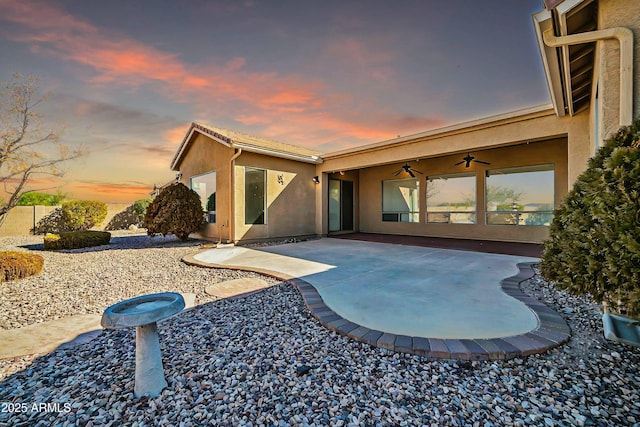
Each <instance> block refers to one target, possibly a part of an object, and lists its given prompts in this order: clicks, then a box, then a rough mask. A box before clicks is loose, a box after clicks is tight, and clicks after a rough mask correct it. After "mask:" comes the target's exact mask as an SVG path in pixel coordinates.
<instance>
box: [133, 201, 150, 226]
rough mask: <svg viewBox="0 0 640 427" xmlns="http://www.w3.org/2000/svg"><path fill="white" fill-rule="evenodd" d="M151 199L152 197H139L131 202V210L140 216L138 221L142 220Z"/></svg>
mask: <svg viewBox="0 0 640 427" xmlns="http://www.w3.org/2000/svg"><path fill="white" fill-rule="evenodd" d="M152 201H153V199H140V200H136V201H135V202H133V212H135V213H136V214H137V215H139V216H140V221H142V220H143V218H144V215H145V214H146V213H147V208H148V207H149V205H150V204H151V202H152Z"/></svg>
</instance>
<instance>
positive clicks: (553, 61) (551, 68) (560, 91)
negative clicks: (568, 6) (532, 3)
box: [532, 10, 567, 117]
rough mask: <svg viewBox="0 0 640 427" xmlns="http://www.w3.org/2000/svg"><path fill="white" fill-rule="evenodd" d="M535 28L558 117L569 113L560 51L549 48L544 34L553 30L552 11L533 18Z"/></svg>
mask: <svg viewBox="0 0 640 427" xmlns="http://www.w3.org/2000/svg"><path fill="white" fill-rule="evenodd" d="M532 19H533V27H534V29H535V31H536V39H537V41H538V48H539V49H540V57H541V58H542V66H543V68H544V73H545V76H546V79H547V85H548V87H549V95H550V96H551V103H552V104H553V109H554V110H555V112H556V115H557V116H558V117H562V116H564V115H566V113H567V105H566V101H565V91H564V87H563V84H562V70H561V67H560V62H559V61H558V51H557V49H556V48H554V47H549V46H547V45H546V44H545V42H544V37H543V34H544V32H545V31H546V30H549V29H551V30H553V15H552V13H551V11H550V10H543V11H540V12H538V13H536V14H534V15H533V16H532Z"/></svg>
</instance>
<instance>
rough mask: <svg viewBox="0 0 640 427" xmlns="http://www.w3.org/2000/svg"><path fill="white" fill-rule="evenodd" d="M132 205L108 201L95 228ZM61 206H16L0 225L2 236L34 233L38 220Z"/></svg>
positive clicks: (99, 227)
mask: <svg viewBox="0 0 640 427" xmlns="http://www.w3.org/2000/svg"><path fill="white" fill-rule="evenodd" d="M129 206H131V204H130V203H107V217H106V218H105V220H104V221H103V222H102V224H100V225H99V226H98V227H95V229H99V230H103V229H104V227H106V226H107V224H109V221H111V219H112V218H113V217H114V216H115V215H117V214H119V213H120V212H122V211H124V210H125V209H126V208H128V207H129ZM59 207H60V206H16V207H15V208H13V209H11V210H10V211H9V213H8V214H7V217H6V218H5V219H4V222H3V223H2V225H0V237H4V236H24V235H29V234H32V233H31V230H33V228H34V227H35V226H36V224H38V222H39V221H40V220H41V219H42V218H44V217H46V216H47V215H49V214H50V213H51V212H53V211H54V210H56V209H57V208H59Z"/></svg>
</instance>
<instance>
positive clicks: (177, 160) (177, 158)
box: [171, 122, 231, 171]
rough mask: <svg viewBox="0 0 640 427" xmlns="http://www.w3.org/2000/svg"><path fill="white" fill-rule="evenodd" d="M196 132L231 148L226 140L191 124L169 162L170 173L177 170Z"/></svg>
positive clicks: (194, 123)
mask: <svg viewBox="0 0 640 427" xmlns="http://www.w3.org/2000/svg"><path fill="white" fill-rule="evenodd" d="M196 132H197V133H200V134H202V135H205V136H207V137H209V138H212V139H214V140H215V141H217V142H219V143H220V144H223V145H224V146H226V147H231V141H230V140H229V139H228V138H223V137H222V136H220V135H217V134H215V133H213V132H211V131H208V130H207V129H206V128H204V127H203V126H201V125H199V124H198V123H196V122H192V123H191V126H189V130H187V133H186V134H185V136H184V138H183V139H182V142H181V143H180V146H179V147H178V151H176V154H175V155H174V156H173V160H171V170H172V171H178V170H179V166H180V162H181V160H182V157H183V156H184V154H185V153H186V151H187V148H188V147H189V144H190V142H191V139H192V137H193V134H194V133H196Z"/></svg>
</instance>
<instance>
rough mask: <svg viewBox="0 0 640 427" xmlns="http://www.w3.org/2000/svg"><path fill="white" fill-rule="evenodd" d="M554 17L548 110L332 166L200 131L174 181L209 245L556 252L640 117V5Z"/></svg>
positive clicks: (335, 156) (426, 137)
mask: <svg viewBox="0 0 640 427" xmlns="http://www.w3.org/2000/svg"><path fill="white" fill-rule="evenodd" d="M544 3H545V8H544V9H543V10H542V11H540V12H539V13H536V14H535V15H534V16H533V26H534V29H535V32H536V35H537V39H538V45H539V48H540V54H541V61H542V64H543V66H544V70H545V73H546V78H547V82H548V86H549V92H550V95H551V101H552V103H551V104H549V105H544V106H537V107H532V108H528V109H525V110H519V111H514V112H508V113H505V114H501V115H497V116H492V117H487V118H484V119H480V120H474V121H471V122H466V123H461V124H457V125H453V126H448V127H445V128H441V129H436V130H429V131H426V132H421V133H417V134H414V135H409V136H404V137H399V138H395V139H391V140H387V141H380V142H374V143H372V144H368V145H364V146H360V147H356V148H351V149H347V150H340V151H335V152H330V153H320V152H316V151H313V150H309V149H306V148H301V147H295V146H292V145H287V144H282V143H278V142H274V141H270V140H267V139H264V138H257V137H253V136H248V135H243V134H241V133H237V132H234V131H230V130H224V129H218V128H215V127H211V126H207V125H205V124H202V123H192V124H191V126H190V127H189V129H188V131H187V133H186V136H185V137H184V139H183V140H182V142H181V144H180V146H179V148H178V151H177V152H176V154H175V156H174V158H173V160H172V162H171V168H172V170H174V171H176V172H178V175H177V176H178V177H179V180H181V181H182V182H183V183H185V184H186V185H188V186H190V187H191V188H192V189H194V190H195V191H197V192H198V193H199V194H200V196H201V198H202V200H203V207H204V208H205V210H206V211H207V212H208V214H207V224H206V226H204V227H203V229H202V230H201V234H202V235H203V237H206V238H209V239H213V240H219V241H222V242H234V243H237V242H247V241H255V240H261V239H276V238H284V237H293V236H326V235H332V234H336V233H348V232H354V231H359V232H367V233H384V234H402V235H414V236H429V237H449V238H465V239H482V240H498V241H511V242H534V243H538V242H541V241H543V240H544V239H545V238H546V237H547V236H548V230H549V223H550V221H551V219H552V215H553V209H554V208H555V207H556V206H557V205H558V203H560V201H561V200H562V199H563V198H564V197H565V195H566V194H567V192H568V190H569V188H570V187H571V185H572V184H573V182H574V181H575V179H576V178H577V176H578V175H579V174H580V173H581V172H582V171H583V170H584V169H585V168H586V164H587V160H588V158H589V157H591V156H592V155H593V154H594V153H595V151H596V150H597V148H598V147H599V145H600V144H601V143H602V141H603V140H604V139H606V138H607V137H608V136H609V135H610V134H612V133H614V132H615V131H617V129H618V128H619V127H620V126H621V125H628V124H630V123H631V122H632V120H633V119H634V118H636V117H638V115H639V114H640V64H639V59H638V58H640V43H639V42H638V40H640V2H639V1H637V0H564V1H559V0H546V1H545V2H544Z"/></svg>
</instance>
